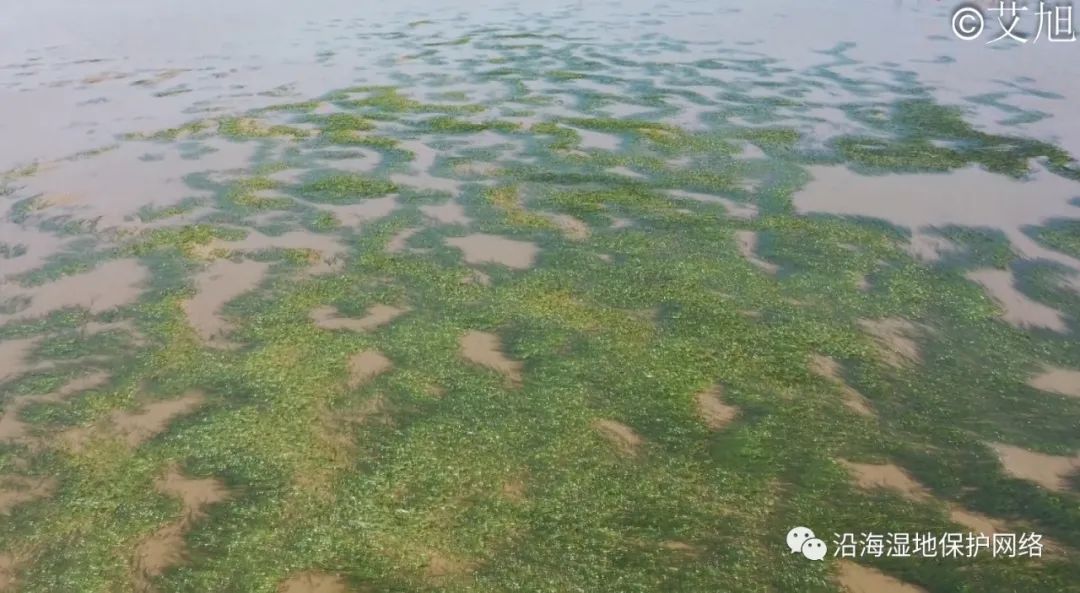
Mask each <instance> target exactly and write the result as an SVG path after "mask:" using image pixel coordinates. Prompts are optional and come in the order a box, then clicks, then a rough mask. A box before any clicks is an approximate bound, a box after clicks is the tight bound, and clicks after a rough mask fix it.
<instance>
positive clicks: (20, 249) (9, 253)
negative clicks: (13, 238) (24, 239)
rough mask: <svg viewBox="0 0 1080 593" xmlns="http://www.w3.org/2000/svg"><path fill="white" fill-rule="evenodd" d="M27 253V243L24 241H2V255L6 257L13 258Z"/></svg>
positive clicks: (0, 244)
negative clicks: (23, 242)
mask: <svg viewBox="0 0 1080 593" xmlns="http://www.w3.org/2000/svg"><path fill="white" fill-rule="evenodd" d="M25 254H26V245H24V244H22V243H8V242H7V241H0V257H2V258H4V259H13V258H16V257H21V256H23V255H25Z"/></svg>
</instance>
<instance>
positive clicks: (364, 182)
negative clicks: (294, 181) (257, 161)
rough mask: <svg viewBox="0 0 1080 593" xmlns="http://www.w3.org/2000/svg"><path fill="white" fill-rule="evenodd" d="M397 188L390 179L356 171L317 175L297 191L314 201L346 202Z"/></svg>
mask: <svg viewBox="0 0 1080 593" xmlns="http://www.w3.org/2000/svg"><path fill="white" fill-rule="evenodd" d="M397 189H398V188H397V185H396V184H394V183H393V182H390V181H386V180H383V179H378V178H375V177H369V176H366V175H360V174H356V173H341V174H331V175H322V176H319V177H318V178H317V179H314V180H312V181H309V182H307V183H304V184H302V185H301V186H300V187H299V188H297V192H298V193H299V194H300V195H302V196H303V197H304V198H305V199H309V200H311V201H314V202H348V201H353V200H357V199H364V198H373V197H376V196H383V195H386V194H389V193H393V192H395V191H397Z"/></svg>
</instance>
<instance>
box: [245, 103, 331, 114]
mask: <svg viewBox="0 0 1080 593" xmlns="http://www.w3.org/2000/svg"><path fill="white" fill-rule="evenodd" d="M319 104H320V103H319V101H301V102H298V103H281V104H279V105H269V106H267V107H260V108H259V109H257V110H256V113H259V112H267V113H273V112H279V111H287V112H296V113H308V112H310V111H314V110H315V109H317V108H318V107H319Z"/></svg>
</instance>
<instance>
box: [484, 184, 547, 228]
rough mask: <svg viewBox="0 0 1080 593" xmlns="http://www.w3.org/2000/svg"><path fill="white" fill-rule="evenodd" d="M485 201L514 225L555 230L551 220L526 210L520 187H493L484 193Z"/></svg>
mask: <svg viewBox="0 0 1080 593" xmlns="http://www.w3.org/2000/svg"><path fill="white" fill-rule="evenodd" d="M484 199H486V200H487V201H488V202H490V203H491V205H492V206H494V207H495V208H497V209H498V210H499V211H501V212H502V214H503V215H504V216H505V217H506V221H507V222H508V223H510V224H512V225H515V226H520V227H531V228H539V229H548V230H551V229H554V228H555V225H554V223H552V222H551V221H550V220H548V219H547V218H544V217H543V216H541V215H539V214H536V213H535V212H530V211H529V210H527V209H526V208H525V206H524V204H522V198H521V190H520V188H518V187H514V186H501V187H493V188H491V189H488V190H485V191H484Z"/></svg>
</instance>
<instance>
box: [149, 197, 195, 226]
mask: <svg viewBox="0 0 1080 593" xmlns="http://www.w3.org/2000/svg"><path fill="white" fill-rule="evenodd" d="M201 203H202V201H201V200H199V199H197V198H187V199H184V200H181V201H180V202H177V203H176V204H173V205H172V206H163V207H157V208H156V207H154V206H151V205H149V204H148V205H145V206H143V207H142V208H139V211H138V212H137V213H136V216H138V217H139V220H140V221H142V222H153V221H155V220H164V219H166V218H172V217H174V216H180V215H181V214H187V213H188V212H191V211H192V210H194V209H195V208H197V207H198V206H199V205H200V204H201Z"/></svg>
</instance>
